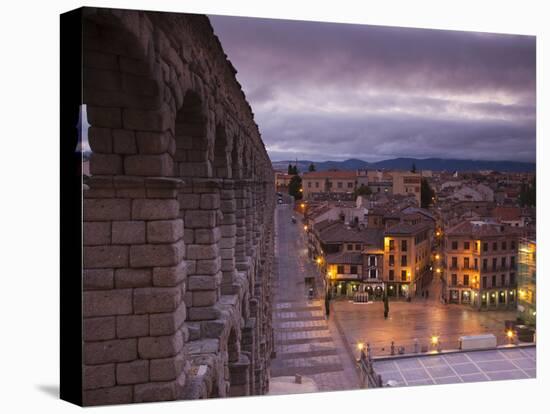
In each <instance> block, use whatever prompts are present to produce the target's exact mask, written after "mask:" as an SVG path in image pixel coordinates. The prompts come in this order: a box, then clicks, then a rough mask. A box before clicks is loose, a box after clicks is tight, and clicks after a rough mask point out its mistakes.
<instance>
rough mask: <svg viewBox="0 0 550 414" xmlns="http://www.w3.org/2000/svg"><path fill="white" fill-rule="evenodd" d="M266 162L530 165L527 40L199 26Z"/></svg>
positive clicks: (243, 23) (233, 21)
mask: <svg viewBox="0 0 550 414" xmlns="http://www.w3.org/2000/svg"><path fill="white" fill-rule="evenodd" d="M209 17H210V19H211V22H212V25H213V27H214V31H215V33H216V34H217V35H218V37H219V38H220V41H221V43H222V46H223V48H224V50H225V52H226V53H227V55H228V57H229V59H230V60H231V62H232V63H233V65H234V66H235V68H236V69H237V71H238V73H237V79H238V80H239V82H240V83H241V85H242V86H243V89H244V92H245V94H246V96H247V99H248V101H249V102H250V104H251V106H252V109H253V111H254V114H255V119H256V122H257V123H258V125H259V128H260V132H261V133H262V138H263V140H264V142H265V145H266V148H267V150H268V153H269V155H270V157H271V158H272V160H275V161H278V160H288V159H295V158H298V159H310V160H315V161H324V160H343V159H347V158H360V159H363V160H365V161H379V160H382V159H388V158H394V157H417V158H428V157H442V158H461V159H478V160H482V159H483V160H513V161H535V93H536V87H535V38H534V37H530V36H513V35H496V34H485V33H473V32H456V31H455V32H453V31H441V30H421V29H406V28H392V27H382V26H363V25H349V24H335V23H317V22H304V21H291V20H275V19H255V18H241V17H223V16H209Z"/></svg>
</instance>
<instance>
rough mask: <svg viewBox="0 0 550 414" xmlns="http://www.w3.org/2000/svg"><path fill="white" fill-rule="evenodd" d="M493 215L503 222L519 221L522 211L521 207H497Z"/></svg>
mask: <svg viewBox="0 0 550 414" xmlns="http://www.w3.org/2000/svg"><path fill="white" fill-rule="evenodd" d="M492 215H493V216H494V217H497V218H499V219H500V220H503V221H508V220H519V219H520V217H521V209H520V208H519V207H496V208H494V209H493V211H492Z"/></svg>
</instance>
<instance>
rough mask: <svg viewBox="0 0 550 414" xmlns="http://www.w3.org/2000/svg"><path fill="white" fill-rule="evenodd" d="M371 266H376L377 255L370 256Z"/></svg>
mask: <svg viewBox="0 0 550 414" xmlns="http://www.w3.org/2000/svg"><path fill="white" fill-rule="evenodd" d="M369 266H376V256H369Z"/></svg>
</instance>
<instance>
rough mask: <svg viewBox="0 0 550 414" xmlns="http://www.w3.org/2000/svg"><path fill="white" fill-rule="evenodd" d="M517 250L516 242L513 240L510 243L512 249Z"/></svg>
mask: <svg viewBox="0 0 550 414" xmlns="http://www.w3.org/2000/svg"><path fill="white" fill-rule="evenodd" d="M515 248H516V242H515V241H513V240H512V241H511V242H510V249H512V250H515Z"/></svg>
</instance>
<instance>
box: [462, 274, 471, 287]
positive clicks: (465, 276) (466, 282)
mask: <svg viewBox="0 0 550 414" xmlns="http://www.w3.org/2000/svg"><path fill="white" fill-rule="evenodd" d="M463 279H464V286H469V285H470V276H469V275H464V277H463Z"/></svg>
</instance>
